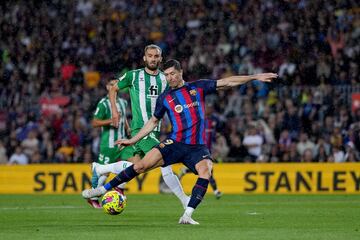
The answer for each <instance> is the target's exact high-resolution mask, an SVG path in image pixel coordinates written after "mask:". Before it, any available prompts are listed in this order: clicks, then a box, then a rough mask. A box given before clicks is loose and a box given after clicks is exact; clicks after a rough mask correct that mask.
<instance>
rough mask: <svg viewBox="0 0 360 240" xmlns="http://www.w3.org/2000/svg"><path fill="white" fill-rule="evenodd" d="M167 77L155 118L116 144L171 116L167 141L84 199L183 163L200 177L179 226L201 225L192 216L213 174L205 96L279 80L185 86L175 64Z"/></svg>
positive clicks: (263, 76)
mask: <svg viewBox="0 0 360 240" xmlns="http://www.w3.org/2000/svg"><path fill="white" fill-rule="evenodd" d="M164 73H165V76H166V80H167V82H168V84H169V86H170V89H168V90H167V91H165V92H164V93H162V94H161V95H160V96H159V98H158V100H157V103H156V109H155V112H154V115H153V116H152V117H151V118H150V120H149V121H148V122H147V123H146V124H145V126H144V127H143V128H142V129H141V130H140V131H139V132H138V133H137V134H136V135H135V136H134V137H132V138H131V139H123V140H119V141H117V142H116V143H117V144H119V145H122V146H129V145H133V144H135V143H136V142H138V141H140V140H141V139H142V138H143V137H145V136H147V134H149V133H151V131H152V130H153V129H154V128H156V127H157V126H158V123H159V121H160V119H161V118H162V117H163V116H164V114H165V113H167V114H168V116H169V118H170V121H171V124H172V129H173V130H172V132H171V133H170V134H169V136H168V138H167V139H166V140H164V141H163V142H161V143H160V144H159V145H157V146H156V147H155V148H153V149H152V150H151V151H150V152H148V153H147V154H146V155H145V157H144V158H143V160H142V161H139V162H136V163H135V164H134V165H132V166H130V167H128V168H126V169H125V170H124V171H122V172H121V173H120V174H119V175H117V176H116V177H115V178H113V179H112V180H111V181H110V182H109V183H107V184H106V185H104V186H103V187H100V188H96V189H88V190H84V191H83V193H82V195H83V197H85V198H90V197H93V196H99V195H102V194H104V193H105V192H106V191H108V190H110V189H111V188H113V187H115V186H117V185H118V184H120V183H122V182H127V181H129V180H131V179H133V178H134V177H135V176H137V175H139V174H140V173H143V172H146V171H149V170H151V169H154V168H157V167H161V166H168V165H171V164H174V163H177V162H182V163H183V164H185V165H186V166H187V167H188V168H189V169H191V170H192V171H193V172H194V173H195V174H198V176H199V177H198V179H197V181H196V183H195V185H194V187H193V190H192V194H191V199H190V202H189V204H188V206H187V208H186V209H185V212H184V214H183V216H182V217H181V218H180V220H179V223H180V224H199V223H198V222H196V221H194V220H193V219H192V217H191V216H192V213H193V212H194V210H195V209H196V207H197V206H198V205H199V204H200V202H201V200H202V199H203V197H204V195H205V193H206V191H207V187H208V184H209V178H210V176H211V171H212V161H211V156H210V152H209V150H208V148H207V147H206V137H205V95H207V94H209V93H214V92H215V91H216V90H217V89H223V88H226V87H235V86H238V85H240V84H243V83H246V82H248V81H251V80H254V79H257V80H260V81H263V82H270V81H271V80H272V79H273V78H276V77H277V74H274V73H264V74H256V75H251V76H231V77H227V78H223V79H220V80H218V81H216V80H202V81H196V82H193V83H185V82H184V80H183V76H182V75H183V72H182V69H181V66H180V63H179V62H178V61H176V60H169V61H167V62H166V63H165V65H164Z"/></svg>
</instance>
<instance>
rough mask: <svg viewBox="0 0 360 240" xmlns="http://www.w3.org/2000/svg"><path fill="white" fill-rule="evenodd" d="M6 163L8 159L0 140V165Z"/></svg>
mask: <svg viewBox="0 0 360 240" xmlns="http://www.w3.org/2000/svg"><path fill="white" fill-rule="evenodd" d="M7 162H8V157H7V155H6V148H5V146H4V143H3V141H1V140H0V164H6V163H7Z"/></svg>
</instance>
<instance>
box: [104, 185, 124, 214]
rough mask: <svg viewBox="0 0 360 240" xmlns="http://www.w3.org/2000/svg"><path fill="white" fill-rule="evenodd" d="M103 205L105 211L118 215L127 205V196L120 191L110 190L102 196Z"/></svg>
mask: <svg viewBox="0 0 360 240" xmlns="http://www.w3.org/2000/svg"><path fill="white" fill-rule="evenodd" d="M101 205H102V208H103V209H104V212H105V213H107V214H110V215H118V214H120V213H122V212H123V211H124V209H125V207H126V197H125V195H123V194H121V193H119V192H118V191H110V192H107V193H105V195H104V196H103V197H102V199H101Z"/></svg>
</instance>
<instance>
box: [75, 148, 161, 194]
mask: <svg viewBox="0 0 360 240" xmlns="http://www.w3.org/2000/svg"><path fill="white" fill-rule="evenodd" d="M163 164H164V160H163V159H162V155H161V153H160V151H159V150H158V149H156V148H154V149H152V150H151V151H150V152H148V153H147V154H146V155H145V157H144V158H143V159H142V160H141V161H139V162H137V163H135V164H134V165H131V166H129V167H127V168H126V169H124V170H123V171H121V172H120V173H119V174H118V175H117V176H116V177H114V178H113V179H112V180H111V181H110V182H108V183H107V184H105V185H104V186H102V187H97V188H95V189H86V190H84V191H83V192H82V196H83V197H84V198H92V197H96V196H101V195H103V194H104V193H105V192H106V191H108V190H110V189H112V188H114V187H116V186H118V185H119V184H121V183H124V182H128V181H130V180H131V179H133V178H134V177H136V176H137V175H139V174H141V173H144V172H146V171H150V170H151V169H154V168H157V167H160V166H162V165H163Z"/></svg>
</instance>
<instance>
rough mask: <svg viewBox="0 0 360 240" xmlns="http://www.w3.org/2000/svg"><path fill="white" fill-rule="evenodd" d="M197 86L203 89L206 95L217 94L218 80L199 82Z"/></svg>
mask: <svg viewBox="0 0 360 240" xmlns="http://www.w3.org/2000/svg"><path fill="white" fill-rule="evenodd" d="M195 84H196V86H197V87H200V88H202V89H203V90H204V93H205V94H211V93H215V92H216V80H198V81H196V82H195Z"/></svg>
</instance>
